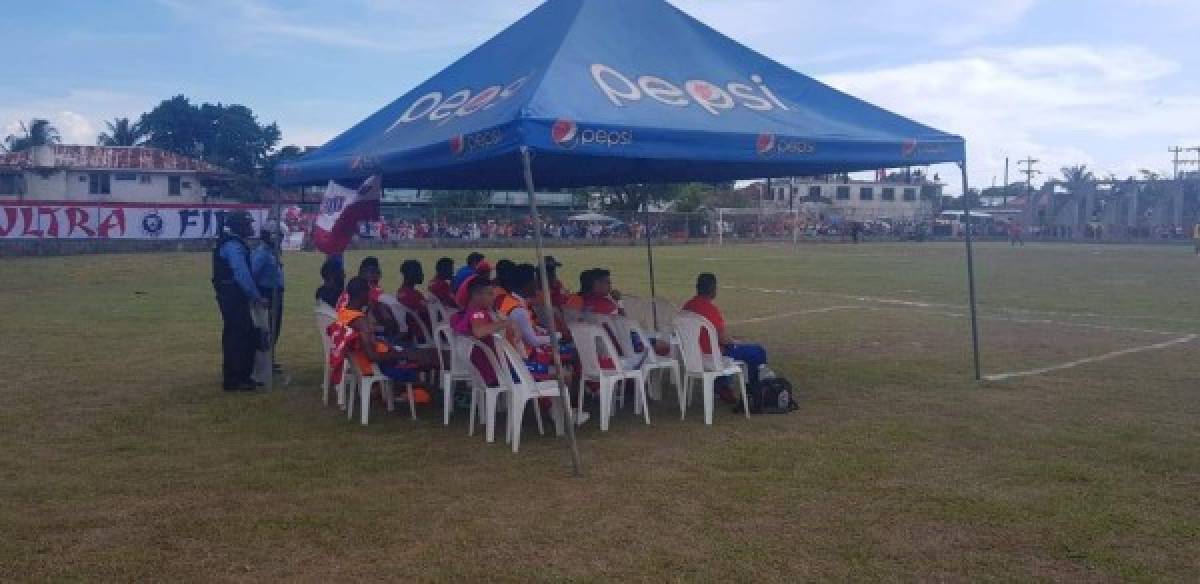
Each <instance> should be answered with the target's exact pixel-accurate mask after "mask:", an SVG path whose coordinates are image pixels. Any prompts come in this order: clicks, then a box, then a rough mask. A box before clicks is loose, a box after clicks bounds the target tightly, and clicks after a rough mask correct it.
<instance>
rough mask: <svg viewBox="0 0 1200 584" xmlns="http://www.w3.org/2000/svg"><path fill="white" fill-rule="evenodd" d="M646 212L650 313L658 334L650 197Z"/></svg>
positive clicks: (647, 199) (645, 205)
mask: <svg viewBox="0 0 1200 584" xmlns="http://www.w3.org/2000/svg"><path fill="white" fill-rule="evenodd" d="M642 207H643V209H644V210H645V212H646V229H645V231H646V261H647V262H648V263H649V264H650V312H651V314H653V315H654V331H655V333H657V332H658V330H659V329H658V301H657V300H656V299H657V298H658V290H657V289H656V288H655V284H654V238H653V237H651V236H650V197H649V196H647V197H646V198H645V200H643V201H642Z"/></svg>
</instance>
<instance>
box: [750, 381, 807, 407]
mask: <svg viewBox="0 0 1200 584" xmlns="http://www.w3.org/2000/svg"><path fill="white" fill-rule="evenodd" d="M748 394H749V395H748V397H749V398H750V413H752V414H787V413H791V412H794V411H796V410H798V409H800V406H799V405H797V404H796V390H795V389H793V388H792V384H791V383H789V382H788V380H786V379H784V378H782V377H774V378H771V379H763V380H761V381H759V382H758V385H756V386H755V387H751V388H749V392H748Z"/></svg>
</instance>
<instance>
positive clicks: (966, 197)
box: [958, 158, 983, 381]
mask: <svg viewBox="0 0 1200 584" xmlns="http://www.w3.org/2000/svg"><path fill="white" fill-rule="evenodd" d="M958 167H959V168H960V169H962V188H963V213H964V214H965V217H966V222H967V237H966V241H967V290H968V295H969V298H970V302H971V350H972V353H971V354H972V357H973V358H974V361H975V381H982V380H983V370H982V367H981V366H980V359H979V317H978V315H977V312H976V303H975V250H974V245H973V243H972V241H971V240H972V238H973V236H972V235H971V191H970V189H969V188H968V182H967V161H966V158H964V159H963V160H962V162H959V163H958Z"/></svg>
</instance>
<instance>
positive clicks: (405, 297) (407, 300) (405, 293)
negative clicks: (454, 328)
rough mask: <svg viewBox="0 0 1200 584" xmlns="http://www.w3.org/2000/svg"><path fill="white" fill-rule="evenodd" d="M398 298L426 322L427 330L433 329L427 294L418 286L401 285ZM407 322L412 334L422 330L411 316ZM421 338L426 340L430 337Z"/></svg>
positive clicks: (397, 294)
mask: <svg viewBox="0 0 1200 584" xmlns="http://www.w3.org/2000/svg"><path fill="white" fill-rule="evenodd" d="M396 300H397V301H398V302H400V304H401V305H402V306H404V307H405V308H407V309H409V310H411V311H413V312H414V313H416V315H417V317H418V318H420V319H421V322H423V323H424V324H425V330H432V326H431V322H430V320H429V310H428V309H427V308H426V306H425V296H424V295H423V294H421V291H420V290H417V289H416V288H404V287H401V288H400V289H399V290H397V291H396ZM405 324H406V325H407V326H408V330H409V332H410V333H411V334H414V335H415V334H417V331H419V330H420V328H419V327H417V323H415V322H412V318H411V317H410V318H409V322H407V323H405ZM420 340H422V341H425V340H428V339H420Z"/></svg>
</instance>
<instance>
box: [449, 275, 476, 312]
mask: <svg viewBox="0 0 1200 584" xmlns="http://www.w3.org/2000/svg"><path fill="white" fill-rule="evenodd" d="M478 277H479V274H471V275H470V276H467V279H466V280H463V283H462V284H460V285H459V286H458V291H457V292H455V293H454V302H455V306H466V305H468V304H470V303H471V282H474V281H475V278H478Z"/></svg>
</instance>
